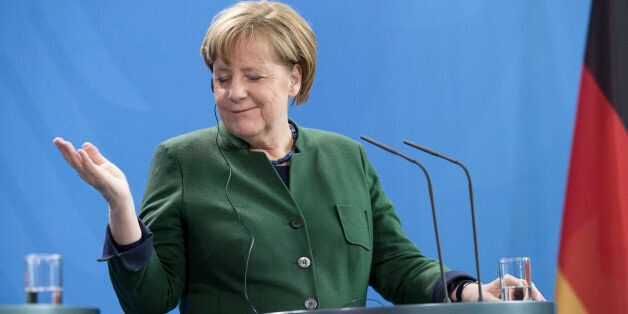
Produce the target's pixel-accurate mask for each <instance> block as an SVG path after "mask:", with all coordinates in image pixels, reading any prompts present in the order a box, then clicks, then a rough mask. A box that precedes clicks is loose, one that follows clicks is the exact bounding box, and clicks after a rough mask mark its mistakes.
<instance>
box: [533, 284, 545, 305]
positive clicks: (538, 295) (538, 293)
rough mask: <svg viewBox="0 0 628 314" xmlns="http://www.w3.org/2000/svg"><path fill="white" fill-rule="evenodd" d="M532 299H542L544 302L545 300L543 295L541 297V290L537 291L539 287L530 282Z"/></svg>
mask: <svg viewBox="0 0 628 314" xmlns="http://www.w3.org/2000/svg"><path fill="white" fill-rule="evenodd" d="M532 300H535V301H544V302H545V301H547V300H545V297H543V295H542V294H541V291H539V289H537V288H536V286H535V285H534V283H532Z"/></svg>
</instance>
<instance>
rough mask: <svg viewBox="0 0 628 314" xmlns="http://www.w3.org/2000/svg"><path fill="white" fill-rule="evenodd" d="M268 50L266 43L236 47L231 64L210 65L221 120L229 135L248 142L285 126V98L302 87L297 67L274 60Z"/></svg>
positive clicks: (216, 62)
mask: <svg viewBox="0 0 628 314" xmlns="http://www.w3.org/2000/svg"><path fill="white" fill-rule="evenodd" d="M269 50H270V49H268V47H267V45H265V44H258V43H249V44H246V45H239V46H238V47H237V48H235V49H234V51H233V52H232V53H231V55H230V58H229V59H230V63H228V64H227V63H226V62H224V61H223V60H222V59H220V58H218V60H216V61H215V62H214V65H213V70H214V71H213V83H214V98H215V101H216V104H217V105H218V111H219V112H220V118H221V119H222V122H223V123H224V124H225V126H226V127H227V128H228V129H229V131H231V133H233V134H234V135H236V136H238V137H239V138H242V139H244V140H246V141H248V142H249V143H250V142H251V141H256V140H267V138H269V137H272V136H274V134H278V132H281V131H283V130H282V128H284V127H287V126H288V124H287V123H288V99H289V98H290V97H295V96H296V95H297V94H298V92H299V88H300V84H301V70H300V68H299V66H298V65H295V66H293V67H292V66H287V65H285V64H283V63H280V62H278V61H276V60H274V59H275V58H273V57H272V56H273V55H272V53H268V51H269ZM269 56H270V57H269Z"/></svg>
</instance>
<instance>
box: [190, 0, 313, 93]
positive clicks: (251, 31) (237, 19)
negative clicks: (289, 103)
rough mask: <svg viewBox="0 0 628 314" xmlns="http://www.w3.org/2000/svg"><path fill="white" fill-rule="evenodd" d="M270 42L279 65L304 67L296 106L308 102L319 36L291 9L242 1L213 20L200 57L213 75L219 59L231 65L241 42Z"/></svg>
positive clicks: (283, 5)
mask: <svg viewBox="0 0 628 314" xmlns="http://www.w3.org/2000/svg"><path fill="white" fill-rule="evenodd" d="M244 39H247V40H252V39H254V40H260V39H261V40H262V42H267V43H269V45H270V47H271V48H272V49H273V51H274V53H275V57H277V58H278V59H279V60H278V61H280V62H283V63H285V64H287V65H295V64H298V65H299V66H300V67H301V89H300V90H299V93H298V94H297V96H296V97H295V101H296V104H297V105H300V104H303V103H305V102H306V101H307V99H308V97H309V95H310V90H311V89H312V84H313V82H314V73H315V72H316V37H315V36H314V32H312V29H311V28H310V25H309V24H308V23H307V22H306V21H305V20H304V19H303V18H302V17H301V16H300V15H299V14H298V13H297V12H295V11H294V10H293V9H292V8H290V7H289V6H287V5H285V4H283V3H278V2H270V1H269V2H267V1H260V2H239V3H236V4H234V5H233V6H231V7H229V8H227V9H225V10H223V11H222V12H220V13H218V14H217V15H216V16H215V17H214V19H213V20H212V23H211V25H210V26H209V29H208V30H207V34H206V35H205V39H203V44H202V45H201V55H202V56H203V59H204V60H205V64H206V65H207V67H208V68H209V70H210V71H212V72H213V64H214V61H215V60H216V58H221V59H222V60H223V61H225V62H226V63H229V54H230V53H231V52H233V50H234V49H235V48H236V47H237V45H238V44H241V41H242V40H244Z"/></svg>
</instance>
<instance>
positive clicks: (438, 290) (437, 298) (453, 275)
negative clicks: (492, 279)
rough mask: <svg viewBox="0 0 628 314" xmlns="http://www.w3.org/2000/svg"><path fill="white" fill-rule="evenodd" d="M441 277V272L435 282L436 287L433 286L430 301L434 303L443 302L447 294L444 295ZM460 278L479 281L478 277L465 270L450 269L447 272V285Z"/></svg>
mask: <svg viewBox="0 0 628 314" xmlns="http://www.w3.org/2000/svg"><path fill="white" fill-rule="evenodd" d="M440 278H441V277H440V274H439V276H438V279H437V280H436V283H435V284H434V287H432V298H431V299H430V302H432V303H443V301H444V300H445V296H444V295H443V282H442V280H441V279H440ZM459 280H471V281H477V279H475V278H474V277H473V276H471V275H469V274H467V273H465V272H463V271H459V270H450V271H447V272H445V282H446V284H447V286H450V284H451V283H453V282H454V281H459ZM447 292H448V293H449V294H451V292H450V291H447Z"/></svg>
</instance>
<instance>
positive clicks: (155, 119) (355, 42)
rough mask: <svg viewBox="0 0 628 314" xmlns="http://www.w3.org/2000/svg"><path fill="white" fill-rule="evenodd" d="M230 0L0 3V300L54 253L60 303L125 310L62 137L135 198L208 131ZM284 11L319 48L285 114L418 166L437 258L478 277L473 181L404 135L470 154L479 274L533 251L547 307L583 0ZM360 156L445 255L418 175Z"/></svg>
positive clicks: (97, 211)
mask: <svg viewBox="0 0 628 314" xmlns="http://www.w3.org/2000/svg"><path fill="white" fill-rule="evenodd" d="M229 3H230V2H229V1H211V2H210V1H191V0H187V1H176V2H175V1H125V2H122V1H78V0H74V1H10V0H0V43H1V44H0V134H1V135H2V137H1V139H2V144H1V147H2V148H1V149H0V211H1V213H2V215H1V217H2V218H1V219H0V245H1V246H0V247H1V250H0V251H1V252H2V258H1V259H0V303H22V302H23V299H24V297H23V291H22V286H23V279H22V268H23V265H22V263H23V262H22V261H23V256H24V255H25V254H27V253H30V252H57V253H60V254H62V255H63V256H64V258H65V260H64V267H65V273H64V277H65V278H64V282H65V296H64V297H65V303H66V304H72V305H85V306H96V307H99V308H101V309H102V310H103V312H104V313H115V312H119V311H120V308H119V305H118V304H117V300H116V298H115V295H114V293H113V289H112V288H111V284H110V283H109V280H108V275H107V270H106V265H105V264H102V263H97V262H96V258H97V257H99V256H100V253H101V245H102V240H103V236H104V230H105V225H106V221H107V210H106V204H105V202H104V200H103V199H102V198H101V197H100V195H99V194H98V193H97V192H95V191H94V190H92V189H91V188H90V187H89V186H87V185H86V184H84V183H83V182H82V181H81V180H80V178H78V176H76V174H75V173H74V172H73V170H72V169H71V168H70V167H69V166H67V165H66V164H65V161H64V160H63V158H62V157H61V156H60V154H58V153H57V151H56V149H55V147H54V146H53V145H52V139H53V138H54V137H55V136H63V137H65V138H66V139H69V140H71V141H73V142H74V143H75V144H81V143H82V142H84V141H91V142H93V143H95V144H96V145H98V146H99V147H100V148H101V150H102V151H103V153H104V154H105V155H106V156H107V157H108V158H109V159H110V160H112V161H114V162H115V163H116V164H117V165H118V166H119V167H120V168H121V169H123V170H124V171H125V173H126V175H127V178H128V180H129V182H130V185H131V188H132V192H133V195H134V197H135V200H136V203H139V201H140V199H141V196H142V193H143V190H144V186H145V183H146V176H147V172H148V167H149V163H150V159H151V156H152V153H153V151H154V149H155V147H156V145H157V144H158V143H159V142H161V141H163V140H165V139H167V138H170V137H173V136H176V135H179V134H182V133H185V132H189V131H192V130H195V129H199V128H205V127H208V126H211V125H214V124H215V120H214V118H213V113H212V111H213V105H214V102H213V97H212V95H211V93H210V91H209V72H208V71H207V70H206V69H205V67H204V64H203V61H202V59H201V57H200V56H199V53H198V48H199V46H200V44H201V40H202V38H203V35H204V34H205V31H206V29H207V27H208V25H209V23H210V20H211V18H212V17H213V16H214V15H215V14H216V13H217V12H218V11H219V10H221V9H222V8H224V7H226V6H227V5H228V4H229ZM289 3H290V4H291V5H293V7H294V8H295V9H296V10H298V11H299V12H300V13H301V14H302V15H303V16H304V17H305V18H306V19H307V20H308V21H309V22H310V23H311V25H312V27H313V29H314V31H315V33H316V35H317V37H318V44H319V51H318V69H317V77H316V81H315V84H314V88H313V90H312V94H311V97H310V100H309V102H308V103H307V104H306V105H305V106H301V107H294V108H291V109H290V115H291V117H292V118H293V119H295V120H296V121H297V122H298V123H299V124H300V125H302V126H307V127H315V128H320V129H325V130H330V131H334V132H338V133H341V134H344V135H346V136H349V137H351V138H354V139H358V138H359V135H361V134H366V135H369V136H371V137H373V138H376V139H378V140H381V141H383V142H386V143H388V144H391V145H393V146H395V147H397V148H401V149H402V150H403V151H404V152H408V153H411V154H412V155H414V156H416V157H418V159H419V160H420V161H422V162H424V164H425V165H426V166H427V168H428V169H429V170H430V171H431V175H432V177H433V180H434V187H435V194H436V205H437V209H438V211H439V216H438V217H439V224H440V227H441V230H442V231H441V232H442V244H443V251H444V259H445V263H446V264H447V265H448V266H450V267H451V268H457V269H462V270H466V271H469V272H474V270H475V268H474V264H473V249H472V237H471V227H470V222H469V221H468V217H469V205H468V199H467V192H466V182H465V179H464V174H463V172H462V171H461V170H460V169H459V168H456V167H454V166H452V165H449V164H447V163H445V162H444V161H441V160H436V159H435V158H434V157H431V156H428V155H424V154H422V153H420V152H418V151H413V150H411V149H409V148H406V147H404V146H403V144H401V141H402V140H404V139H410V140H413V141H416V142H418V143H421V144H423V145H426V146H428V147H431V148H434V149H437V150H440V151H441V152H443V153H446V154H449V155H452V156H454V157H456V158H458V159H460V160H462V161H464V162H465V163H466V164H467V165H468V167H469V168H470V169H471V172H472V175H473V177H474V179H475V181H474V182H475V189H476V191H475V192H476V193H475V196H476V208H477V219H478V224H479V241H480V252H481V254H480V259H481V267H482V278H483V279H484V281H489V280H492V279H494V278H495V277H496V276H497V259H498V258H499V257H505V256H522V255H526V256H530V257H531V258H532V268H533V273H532V276H533V280H534V281H535V282H536V284H537V286H538V287H539V288H540V289H541V290H542V292H543V293H544V294H545V296H546V297H548V298H549V299H551V298H552V296H553V292H554V281H555V276H556V264H557V262H556V260H557V259H556V257H557V249H558V240H559V234H560V221H561V214H562V207H563V198H564V188H565V183H566V174H567V168H568V161H569V153H570V147H571V138H572V130H573V125H574V114H575V108H576V102H577V91H578V84H579V78H580V70H581V63H582V58H583V51H584V42H585V37H586V28H587V21H588V14H589V6H590V1H588V0H573V1H566V0H565V1H542V0H533V1H524V0H520V1H483V0H477V1H453V0H451V1H394V2H393V1H390V2H385V1H372V0H369V1H346V2H345V1H332V0H326V1H290V2H289ZM367 153H368V154H369V156H370V159H371V161H372V162H373V164H374V166H375V168H376V169H377V170H378V172H379V174H380V176H381V179H382V181H383V185H384V189H385V190H386V191H387V193H388V196H389V197H390V198H391V199H392V200H393V202H394V203H395V204H396V207H397V211H398V213H399V215H400V217H401V219H402V221H403V223H404V226H405V229H406V231H407V233H408V234H409V236H410V237H411V238H412V239H413V240H414V241H415V242H416V243H417V245H418V246H419V247H420V248H421V249H422V250H423V251H424V252H425V253H426V254H428V255H430V256H433V257H436V249H435V244H434V235H433V229H432V224H431V216H430V211H429V201H428V199H427V189H426V186H425V180H424V179H423V177H422V176H421V174H420V173H419V172H418V169H416V168H415V167H413V166H412V165H411V164H409V163H407V162H405V161H403V160H401V159H399V158H396V157H394V156H392V155H389V154H387V153H385V152H383V151H380V150H378V149H376V148H374V147H372V146H367ZM370 296H371V297H374V298H379V297H378V296H376V295H375V294H374V293H371V294H370ZM370 305H376V304H375V303H370Z"/></svg>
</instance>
